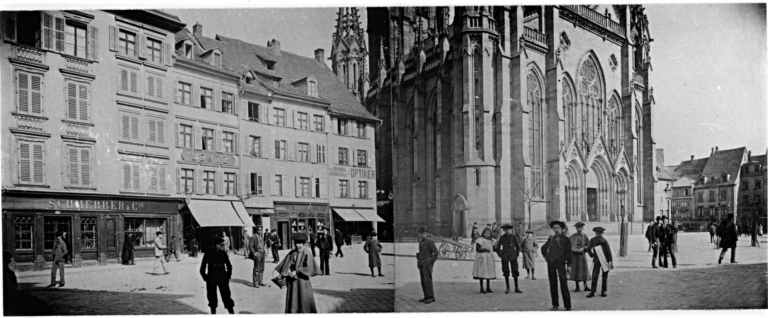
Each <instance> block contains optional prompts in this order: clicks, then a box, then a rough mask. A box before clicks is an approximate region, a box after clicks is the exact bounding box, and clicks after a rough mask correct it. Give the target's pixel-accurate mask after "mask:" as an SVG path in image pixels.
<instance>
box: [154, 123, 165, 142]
mask: <svg viewBox="0 0 768 318" xmlns="http://www.w3.org/2000/svg"><path fill="white" fill-rule="evenodd" d="M156 125H157V143H159V144H163V145H164V144H165V120H164V119H158V120H157V124H156Z"/></svg>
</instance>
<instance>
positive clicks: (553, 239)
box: [541, 221, 573, 311]
mask: <svg viewBox="0 0 768 318" xmlns="http://www.w3.org/2000/svg"><path fill="white" fill-rule="evenodd" d="M549 227H551V228H552V230H553V231H554V232H555V235H554V236H550V237H549V239H547V242H546V243H544V245H543V246H542V247H541V255H542V256H544V259H545V260H546V261H547V276H549V293H550V295H551V296H552V310H553V311H554V310H557V309H558V308H559V307H560V299H559V298H558V294H557V284H558V281H559V282H560V293H562V295H563V304H564V305H565V310H571V294H570V292H569V291H568V282H567V281H566V275H565V272H566V267H567V266H568V265H569V264H570V262H571V259H572V258H573V256H572V253H573V251H572V250H571V240H570V239H568V237H566V236H565V235H563V233H562V231H563V228H565V223H563V222H561V221H552V222H550V223H549Z"/></svg>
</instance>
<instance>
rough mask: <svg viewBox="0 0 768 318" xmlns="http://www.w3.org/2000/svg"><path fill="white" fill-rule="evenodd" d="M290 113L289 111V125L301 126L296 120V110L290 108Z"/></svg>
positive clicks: (295, 127)
mask: <svg viewBox="0 0 768 318" xmlns="http://www.w3.org/2000/svg"><path fill="white" fill-rule="evenodd" d="M290 113H291V127H293V128H294V129H297V128H299V127H301V126H300V125H299V123H298V122H297V121H298V116H296V111H295V110H292V111H291V112H290Z"/></svg>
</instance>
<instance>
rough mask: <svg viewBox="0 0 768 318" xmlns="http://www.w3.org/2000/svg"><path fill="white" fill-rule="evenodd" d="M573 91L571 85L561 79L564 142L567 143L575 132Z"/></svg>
mask: <svg viewBox="0 0 768 318" xmlns="http://www.w3.org/2000/svg"><path fill="white" fill-rule="evenodd" d="M573 106H574V105H573V91H571V85H568V82H567V81H566V80H565V79H563V110H564V111H565V143H566V144H569V143H570V142H571V138H572V137H573V136H574V135H575V134H576V123H577V121H576V117H575V116H576V111H575V109H573Z"/></svg>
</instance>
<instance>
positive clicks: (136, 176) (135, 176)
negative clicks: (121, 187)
mask: <svg viewBox="0 0 768 318" xmlns="http://www.w3.org/2000/svg"><path fill="white" fill-rule="evenodd" d="M131 170H132V171H131V172H132V177H131V179H132V180H131V181H133V190H135V191H141V181H142V180H141V164H138V163H132V164H131Z"/></svg>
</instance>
